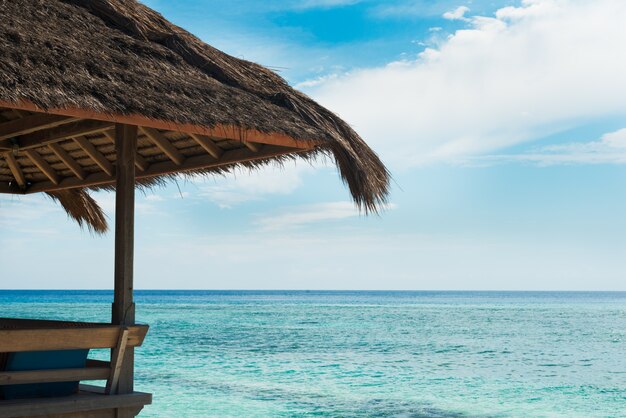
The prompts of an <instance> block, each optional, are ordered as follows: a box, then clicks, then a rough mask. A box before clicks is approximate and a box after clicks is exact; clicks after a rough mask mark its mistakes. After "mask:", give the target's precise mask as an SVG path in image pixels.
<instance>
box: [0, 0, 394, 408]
mask: <svg viewBox="0 0 626 418" xmlns="http://www.w3.org/2000/svg"><path fill="white" fill-rule="evenodd" d="M320 155H323V156H327V157H330V158H331V159H333V160H334V161H335V162H336V164H337V167H338V169H339V172H340V174H341V177H342V178H343V180H344V181H345V183H346V184H347V186H348V188H349V190H350V193H351V195H352V198H353V200H354V201H355V203H356V205H357V206H359V207H360V208H362V209H363V210H364V211H365V212H370V211H376V210H377V208H379V207H380V206H381V205H382V204H383V203H384V202H385V200H386V197H387V194H388V187H389V174H388V172H387V170H386V168H385V166H384V165H383V164H382V162H381V161H380V160H379V158H378V157H377V156H376V154H375V153H374V152H373V151H372V150H371V149H370V148H369V147H368V146H367V145H366V144H365V142H364V141H363V140H362V139H361V138H360V137H359V135H358V134H357V133H356V132H354V131H353V130H352V129H351V128H350V127H349V126H348V125H347V124H346V123H345V122H343V121H342V120H341V119H339V118H338V117H337V116H336V115H334V114H333V113H332V112H330V111H329V110H327V109H325V108H323V107H321V106H320V105H318V104H317V103H315V102H314V101H312V100H311V99H310V98H308V97H307V96H305V95H304V94H302V93H300V92H298V91H295V90H294V89H292V88H290V87H289V86H288V85H287V83H286V82H285V81H284V80H283V79H282V78H281V77H279V76H278V75H276V74H275V73H273V72H272V71H270V70H268V69H266V68H264V67H262V66H260V65H257V64H254V63H252V62H248V61H245V60H241V59H237V58H234V57H231V56H229V55H227V54H224V53H223V52H221V51H219V50H217V49H215V48H213V47H211V46H209V45H207V44H205V43H203V42H202V41H200V40H199V39H197V38H196V37H194V36H193V35H191V34H189V33H188V32H186V31H185V30H183V29H181V28H179V27H177V26H175V25H173V24H171V23H170V22H168V21H167V20H165V19H164V18H163V17H162V16H161V15H159V14H158V13H156V12H154V11H153V10H151V9H149V8H147V7H145V6H143V5H141V4H140V3H138V2H136V1H135V0H20V1H14V0H0V193H8V194H18V195H20V194H31V193H47V194H48V195H49V196H51V197H52V198H53V199H55V200H57V201H58V202H59V203H60V204H61V205H62V206H63V207H64V208H65V210H66V211H67V213H68V214H69V215H70V216H71V217H72V218H74V219H75V220H76V221H78V222H79V223H80V224H82V225H86V226H87V227H89V228H91V229H93V230H94V231H97V232H104V231H105V230H106V229H107V224H106V220H105V217H104V215H103V213H102V210H101V209H100V208H99V207H98V205H97V203H96V202H95V201H94V200H93V199H92V198H91V197H90V195H89V191H90V190H100V189H110V190H115V192H116V209H115V277H114V285H115V290H114V302H113V308H112V321H111V323H110V324H85V323H62V322H55V321H41V320H38V321H34V320H24V319H22V320H18V319H0V353H13V354H15V353H31V354H32V353H40V354H41V353H47V354H46V355H48V354H49V355H50V356H54V355H55V354H54V353H59V352H65V351H67V350H84V349H89V348H111V350H112V351H111V361H110V362H102V361H99V362H98V361H86V362H85V364H84V366H81V367H76V366H73V367H67V366H59V367H56V368H52V369H51V368H50V367H48V368H47V369H39V370H38V369H37V368H36V367H34V370H33V367H31V368H30V369H29V368H26V369H24V370H15V369H11V370H7V369H6V368H7V362H8V360H6V358H5V360H4V364H3V361H2V354H0V388H1V387H3V386H4V387H7V386H12V387H17V386H19V385H25V384H30V385H37V384H50V383H59V382H78V381H86V380H103V379H104V380H107V386H106V387H105V388H102V389H98V388H94V387H88V386H84V385H81V386H80V390H79V391H78V392H76V393H73V394H71V395H68V396H52V397H47V398H39V399H33V398H32V397H31V398H30V399H11V400H8V399H5V400H0V417H14V416H20V417H22V416H55V417H58V416H59V417H60V416H67V417H74V416H76V417H78V416H89V417H100V416H102V417H122V416H135V415H137V414H138V413H139V411H140V410H141V408H142V407H143V406H144V405H145V404H148V403H150V402H151V395H149V394H141V393H137V392H135V391H134V389H133V355H134V354H133V350H134V347H136V346H139V345H140V344H141V342H142V341H143V337H144V336H145V334H146V332H147V326H141V325H136V324H135V308H134V306H135V305H134V302H133V224H134V193H135V188H136V187H149V186H151V185H154V184H156V183H159V182H163V181H166V180H167V179H168V178H170V177H172V176H178V175H187V174H189V175H198V174H208V173H216V172H217V173H224V172H228V171H230V170H232V169H233V168H235V167H238V166H243V167H249V168H255V167H258V166H261V165H264V164H268V163H272V162H276V161H278V162H281V161H284V160H285V159H293V158H303V159H312V158H315V157H317V156H320ZM0 216H1V212H0ZM0 271H1V270H0ZM5 357H6V354H5ZM14 357H15V356H14ZM15 358H17V357H15ZM33 364H34V363H33ZM3 367H4V369H3Z"/></svg>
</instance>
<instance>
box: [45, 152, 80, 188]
mask: <svg viewBox="0 0 626 418" xmlns="http://www.w3.org/2000/svg"><path fill="white" fill-rule="evenodd" d="M48 147H49V148H50V149H51V150H52V152H54V153H55V154H56V156H57V157H59V159H60V160H61V161H63V163H65V165H66V166H67V168H69V169H70V170H71V171H72V173H74V175H75V176H76V177H78V178H79V179H81V180H85V177H86V176H87V174H86V173H85V170H83V168H82V167H81V166H80V164H78V163H77V162H76V160H75V159H73V158H72V156H71V155H69V154H68V153H67V151H65V150H64V149H63V148H61V146H60V145H59V144H50V145H48Z"/></svg>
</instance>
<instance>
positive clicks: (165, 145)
mask: <svg viewBox="0 0 626 418" xmlns="http://www.w3.org/2000/svg"><path fill="white" fill-rule="evenodd" d="M141 131H142V132H143V133H144V134H146V136H147V137H148V138H149V139H150V140H151V141H152V142H153V143H154V145H156V146H157V147H159V149H160V150H161V151H163V153H164V154H165V155H167V156H168V157H169V158H170V160H172V161H174V162H175V163H176V165H182V163H183V162H184V161H185V156H184V155H183V154H181V153H180V151H178V149H177V148H176V147H175V146H174V145H172V143H171V142H170V141H169V140H168V139H167V138H165V137H164V136H163V135H162V134H161V133H160V132H159V131H157V130H156V129H153V128H146V127H142V128H141Z"/></svg>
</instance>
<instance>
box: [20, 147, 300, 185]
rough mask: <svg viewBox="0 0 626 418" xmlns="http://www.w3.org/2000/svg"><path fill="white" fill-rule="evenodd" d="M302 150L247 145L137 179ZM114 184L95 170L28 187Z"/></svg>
mask: <svg viewBox="0 0 626 418" xmlns="http://www.w3.org/2000/svg"><path fill="white" fill-rule="evenodd" d="M298 152H306V151H303V150H297V149H293V148H285V147H277V146H273V145H266V146H264V147H263V149H262V150H261V151H260V152H258V153H253V152H252V151H250V150H249V149H247V148H240V149H236V150H231V151H225V152H224V154H223V155H222V158H220V159H219V160H218V161H216V160H215V158H213V157H212V156H210V155H198V156H194V157H189V158H187V159H186V160H185V163H184V164H183V165H182V166H179V165H176V164H175V163H174V162H173V161H162V162H158V163H153V164H151V165H150V167H149V168H148V169H147V170H146V171H144V172H142V173H137V179H144V178H150V177H155V176H160V175H164V174H174V173H183V172H185V171H189V170H201V169H208V168H216V167H223V166H227V165H229V164H235V163H239V162H243V161H256V160H263V159H266V158H272V157H276V156H280V155H286V154H296V153H298ZM114 183H115V179H114V178H113V177H110V176H108V175H107V174H106V173H94V174H90V175H89V176H87V178H86V179H85V180H84V181H81V180H79V179H77V178H74V177H72V178H66V179H63V180H62V181H61V183H59V185H54V184H52V183H51V182H39V183H35V184H32V185H31V186H29V187H28V188H27V189H26V193H27V194H30V193H38V192H45V191H54V190H62V189H72V188H77V187H89V186H102V185H109V184H114Z"/></svg>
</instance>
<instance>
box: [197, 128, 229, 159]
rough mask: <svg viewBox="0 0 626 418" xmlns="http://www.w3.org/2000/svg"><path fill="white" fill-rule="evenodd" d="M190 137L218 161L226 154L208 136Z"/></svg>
mask: <svg viewBox="0 0 626 418" xmlns="http://www.w3.org/2000/svg"><path fill="white" fill-rule="evenodd" d="M189 136H191V138H192V139H193V140H194V141H196V142H197V143H198V145H200V146H201V147H202V148H204V150H205V151H206V152H208V153H209V154H211V156H212V157H213V158H215V159H216V160H219V159H220V157H221V156H222V154H223V153H224V150H223V149H221V148H220V147H218V146H217V144H216V143H215V142H214V141H213V140H212V139H211V138H209V137H208V136H206V135H199V134H189Z"/></svg>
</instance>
